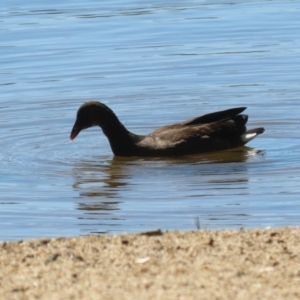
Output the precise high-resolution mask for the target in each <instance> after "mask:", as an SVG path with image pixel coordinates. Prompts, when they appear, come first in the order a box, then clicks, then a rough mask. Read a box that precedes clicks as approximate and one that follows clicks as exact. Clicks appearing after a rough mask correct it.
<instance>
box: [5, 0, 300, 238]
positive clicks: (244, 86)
mask: <svg viewBox="0 0 300 300" xmlns="http://www.w3.org/2000/svg"><path fill="white" fill-rule="evenodd" d="M299 13H300V1H253V0H251V1H240V0H239V1H235V0H233V1H231V2H228V1H222V0H219V1H214V0H212V1H174V0H172V1H161V0H160V1H156V0H154V1H151V2H150V3H146V2H144V1H130V0H129V1H101V2H100V1H95V0H87V1H57V0H54V1H53V0H52V1H37V0H31V1H20V0H18V1H17V0H14V1H11V0H9V1H8V0H3V1H2V7H1V12H0V36H1V39H0V53H1V54H0V64H1V69H0V116H1V118H0V122H1V131H0V138H1V151H0V178H1V181H0V239H1V240H15V239H23V238H35V237H56V236H76V235H85V234H91V233H108V234H110V233H123V232H138V231H144V230H149V229H154V228H161V229H164V230H166V229H170V230H171V229H179V230H188V229H196V228H197V226H196V224H195V223H197V222H196V221H195V220H198V221H199V223H200V226H201V228H209V229H215V228H240V227H244V228H253V227H266V226H295V225H299V224H300V217H299V212H300V185H299V182H300V152H299V151H300V139H299V127H300V117H299V115H300V101H299V99H300V67H299V66H300V36H299V32H300V18H299ZM89 99H95V100H99V101H102V102H104V103H105V104H107V105H108V106H110V107H111V108H112V109H113V110H114V111H115V113H116V114H117V115H118V116H119V118H120V119H121V121H122V122H123V123H124V124H125V125H126V126H127V127H128V129H129V130H130V131H132V132H134V133H138V134H143V133H148V132H150V131H152V130H154V129H155V128H157V127H159V126H162V125H165V124H169V123H173V122H179V121H183V120H185V119H188V118H191V117H194V116H197V115H201V114H204V113H208V112H212V111H216V110H221V109H226V108H230V107H236V106H247V107H248V109H247V113H248V114H249V122H248V128H254V127H260V126H264V127H265V129H266V132H265V133H264V134H263V135H261V136H259V137H257V138H256V139H255V140H253V141H251V142H250V143H249V144H248V146H249V147H244V148H239V149H234V150H232V151H225V152H219V153H211V154H205V155H196V156H195V155H194V156H191V157H179V158H177V159H158V158H152V159H149V158H146V159H143V158H140V159H133V158H126V159H124V158H123V159H122V158H114V157H113V155H112V152H111V150H110V147H109V144H108V141H107V139H106V138H105V136H104V135H103V134H102V132H101V130H100V129H99V128H91V129H88V130H86V131H84V132H82V133H80V135H79V136H78V138H76V140H75V141H74V142H72V143H71V142H69V134H70V131H71V128H72V126H73V123H74V121H75V116H76V111H77V109H78V107H79V106H80V105H81V104H82V103H83V102H84V101H86V100H89Z"/></svg>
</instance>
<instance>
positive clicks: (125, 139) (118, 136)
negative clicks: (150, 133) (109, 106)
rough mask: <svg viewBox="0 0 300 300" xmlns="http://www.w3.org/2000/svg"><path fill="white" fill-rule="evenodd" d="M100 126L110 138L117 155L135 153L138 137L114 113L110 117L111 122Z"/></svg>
mask: <svg viewBox="0 0 300 300" xmlns="http://www.w3.org/2000/svg"><path fill="white" fill-rule="evenodd" d="M99 126H100V127H101V128H102V130H103V133H104V134H105V135H106V137H107V138H108V140H109V143H110V146H111V149H112V151H113V153H114V154H115V155H117V156H126V153H132V152H133V149H134V148H135V140H136V139H138V136H137V135H135V134H133V133H131V132H129V131H128V130H127V129H126V127H125V126H124V125H123V124H122V123H121V122H120V120H119V119H118V117H117V116H116V115H115V114H114V113H113V112H111V114H110V116H109V121H107V122H101V124H99Z"/></svg>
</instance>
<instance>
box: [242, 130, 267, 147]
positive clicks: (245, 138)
mask: <svg viewBox="0 0 300 300" xmlns="http://www.w3.org/2000/svg"><path fill="white" fill-rule="evenodd" d="M264 131H265V129H264V128H263V127H259V128H254V129H250V130H247V131H246V132H245V133H244V134H242V136H241V138H242V141H243V142H244V143H245V144H246V143H248V142H249V141H251V140H253V139H254V138H255V137H256V136H258V135H259V134H262V133H263V132H264Z"/></svg>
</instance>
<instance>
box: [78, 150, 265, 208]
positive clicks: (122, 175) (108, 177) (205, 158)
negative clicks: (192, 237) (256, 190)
mask: <svg viewBox="0 0 300 300" xmlns="http://www.w3.org/2000/svg"><path fill="white" fill-rule="evenodd" d="M257 155H263V153H262V152H261V151H257V150H254V149H252V148H250V147H241V148H237V149H232V150H227V151H220V152H213V153H205V154H198V155H189V156H182V157H173V158H172V157H171V158H170V157H168V158H165V157H164V158H159V157H151V158H149V157H147V158H140V157H113V158H111V157H107V156H105V157H103V156H102V157H94V158H93V159H91V160H85V161H81V162H80V163H78V164H76V165H75V166H74V168H73V175H74V179H75V183H74V185H73V187H74V189H75V190H77V191H78V192H79V196H80V198H81V199H82V200H84V202H82V201H80V202H79V203H78V209H79V210H85V211H99V212H103V213H104V212H106V213H109V211H115V210H119V209H120V208H119V204H120V203H123V202H125V201H126V199H127V200H130V198H129V197H128V195H127V196H126V192H128V191H130V189H134V188H135V180H138V179H139V178H140V176H139V175H140V174H141V173H143V175H144V174H145V172H146V173H147V180H145V182H144V184H145V185H146V184H147V185H151V184H152V183H153V182H154V183H155V181H156V180H157V179H158V176H161V179H159V180H160V181H163V180H164V175H168V174H167V173H169V174H175V173H176V172H178V173H180V174H181V176H182V174H184V173H187V174H191V173H192V174H193V175H195V176H197V175H199V176H200V177H201V176H205V178H206V179H205V182H203V179H200V182H199V185H200V186H202V188H203V189H205V185H206V186H207V185H209V184H210V183H213V184H217V183H221V184H226V183H230V184H231V185H232V184H234V183H235V182H236V183H238V182H239V183H241V182H247V181H248V176H247V168H248V163H247V160H248V159H249V158H251V157H254V156H257ZM155 168H157V169H159V170H160V171H159V173H158V172H156V171H155ZM162 170H163V172H161V171H162ZM233 173H234V174H235V175H237V173H238V176H233V177H232V176H230V175H232V174H233ZM226 174H227V175H228V176H226ZM207 175H210V176H209V177H207ZM144 178H145V177H144ZM187 180H189V177H188V176H187ZM201 181H202V182H201ZM140 183H141V182H140V181H139V184H140ZM166 184H167V183H166ZM239 188H240V186H239ZM245 188H247V186H245ZM203 189H202V190H203ZM153 191H155V184H153ZM124 193H125V196H124ZM204 195H205V193H204ZM204 195H203V196H204ZM146 196H147V195H146ZM140 197H141V199H143V198H145V195H144V194H141V195H140Z"/></svg>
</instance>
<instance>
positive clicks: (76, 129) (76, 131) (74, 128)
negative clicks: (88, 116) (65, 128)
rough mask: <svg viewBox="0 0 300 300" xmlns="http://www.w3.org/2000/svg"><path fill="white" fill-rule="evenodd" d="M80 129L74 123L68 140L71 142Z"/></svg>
mask: <svg viewBox="0 0 300 300" xmlns="http://www.w3.org/2000/svg"><path fill="white" fill-rule="evenodd" d="M81 129H82V128H81V127H80V126H78V125H77V124H76V122H75V124H74V126H73V129H72V131H71V134H70V140H71V141H73V140H74V139H75V138H76V136H77V135H78V133H79V132H80V131H81Z"/></svg>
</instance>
